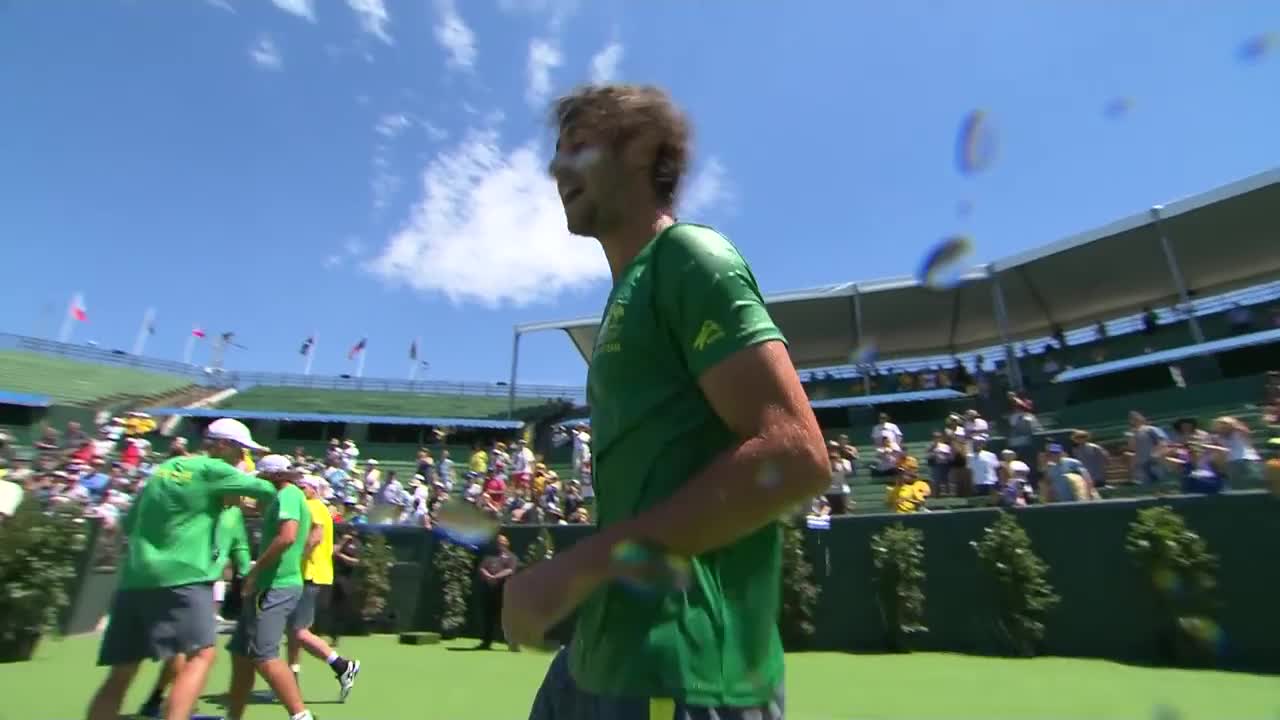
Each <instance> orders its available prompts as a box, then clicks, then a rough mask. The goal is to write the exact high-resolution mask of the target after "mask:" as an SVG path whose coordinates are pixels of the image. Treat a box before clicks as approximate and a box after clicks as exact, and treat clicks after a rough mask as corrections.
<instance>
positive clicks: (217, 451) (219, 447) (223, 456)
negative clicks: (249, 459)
mask: <svg viewBox="0 0 1280 720" xmlns="http://www.w3.org/2000/svg"><path fill="white" fill-rule="evenodd" d="M209 456H210V457H216V458H218V459H219V460H223V461H225V462H227V463H229V464H231V465H237V464H239V463H240V461H241V460H243V459H244V450H243V449H241V447H240V446H239V445H237V444H235V443H233V442H230V441H227V440H215V441H214V442H213V444H212V445H210V446H209Z"/></svg>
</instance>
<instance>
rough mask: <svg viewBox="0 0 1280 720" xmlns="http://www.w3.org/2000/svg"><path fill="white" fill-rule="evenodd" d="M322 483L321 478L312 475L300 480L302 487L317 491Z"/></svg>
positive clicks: (304, 476)
mask: <svg viewBox="0 0 1280 720" xmlns="http://www.w3.org/2000/svg"><path fill="white" fill-rule="evenodd" d="M264 459H265V458H264ZM320 482H321V481H320V478H319V477H317V476H315V475H310V474H308V475H303V476H302V477H300V478H298V484H299V485H302V486H303V487H309V488H313V489H315V490H319V489H320Z"/></svg>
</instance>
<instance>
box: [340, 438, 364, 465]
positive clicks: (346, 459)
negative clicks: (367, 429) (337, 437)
mask: <svg viewBox="0 0 1280 720" xmlns="http://www.w3.org/2000/svg"><path fill="white" fill-rule="evenodd" d="M341 453H342V468H343V469H344V470H346V471H347V472H349V473H351V472H355V470H356V462H357V461H359V459H360V448H358V447H356V443H355V441H354V440H351V439H350V438H348V439H347V440H346V441H345V442H343V443H342V450H341Z"/></svg>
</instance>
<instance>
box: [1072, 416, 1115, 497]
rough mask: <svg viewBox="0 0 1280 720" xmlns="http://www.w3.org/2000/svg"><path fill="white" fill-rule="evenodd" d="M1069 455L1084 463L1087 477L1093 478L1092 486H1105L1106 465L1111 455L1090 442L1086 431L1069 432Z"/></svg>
mask: <svg viewBox="0 0 1280 720" xmlns="http://www.w3.org/2000/svg"><path fill="white" fill-rule="evenodd" d="M1071 456H1072V457H1074V458H1075V459H1077V460H1079V461H1080V462H1081V463H1082V464H1084V466H1085V468H1086V469H1087V470H1088V471H1089V477H1091V478H1093V485H1094V487H1106V485H1107V465H1108V463H1109V462H1110V459H1111V456H1110V455H1109V454H1108V453H1107V451H1106V450H1105V449H1103V447H1102V446H1101V445H1099V444H1097V443H1095V442H1092V440H1091V438H1090V436H1089V433H1088V431H1086V430H1076V431H1075V432H1073V433H1071Z"/></svg>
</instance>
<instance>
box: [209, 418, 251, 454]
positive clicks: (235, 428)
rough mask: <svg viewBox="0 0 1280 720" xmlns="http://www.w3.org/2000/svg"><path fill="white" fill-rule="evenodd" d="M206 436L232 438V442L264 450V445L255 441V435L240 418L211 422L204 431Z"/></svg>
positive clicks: (214, 438) (222, 438)
mask: <svg viewBox="0 0 1280 720" xmlns="http://www.w3.org/2000/svg"><path fill="white" fill-rule="evenodd" d="M204 434H205V437H207V438H210V439H213V440H230V441H231V442H233V443H235V444H237V445H239V446H240V447H246V448H249V449H250V450H262V449H264V448H263V446H262V445H259V444H258V443H256V442H254V441H253V435H252V434H250V433H249V427H248V426H247V425H245V424H244V423H242V422H240V421H239V420H233V419H232V418H222V419H220V420H214V421H213V422H211V423H209V427H208V428H206V429H205V431H204Z"/></svg>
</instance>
